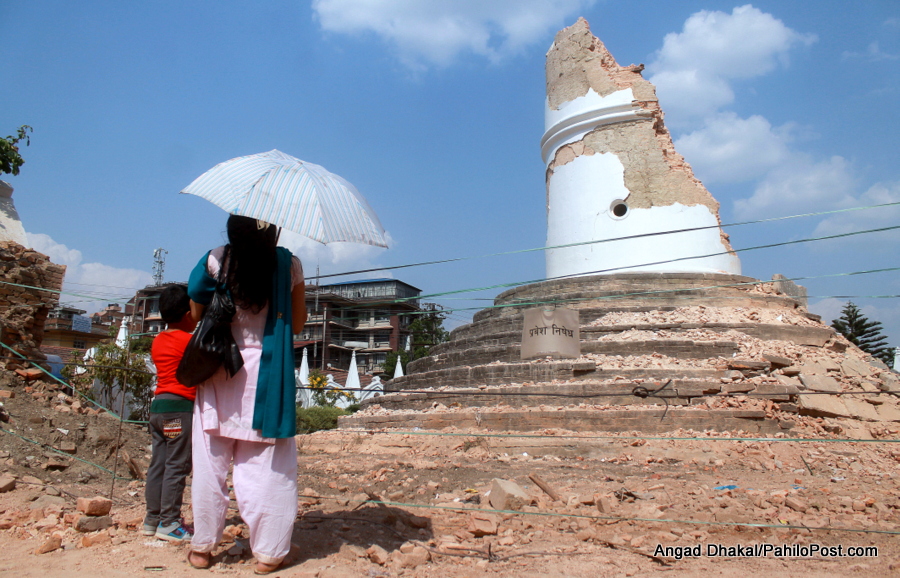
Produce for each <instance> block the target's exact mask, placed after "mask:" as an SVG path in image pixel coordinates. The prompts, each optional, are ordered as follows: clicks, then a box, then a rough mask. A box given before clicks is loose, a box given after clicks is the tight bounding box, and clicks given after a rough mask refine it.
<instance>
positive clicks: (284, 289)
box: [188, 247, 297, 438]
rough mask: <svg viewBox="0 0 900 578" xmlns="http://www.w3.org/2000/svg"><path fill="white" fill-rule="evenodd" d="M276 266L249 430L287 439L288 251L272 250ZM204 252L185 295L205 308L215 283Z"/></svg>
mask: <svg viewBox="0 0 900 578" xmlns="http://www.w3.org/2000/svg"><path fill="white" fill-rule="evenodd" d="M276 257H277V267H276V268H275V276H274V279H273V282H272V298H271V299H270V300H269V313H268V315H267V316H266V328H265V330H264V331H263V347H262V359H261V360H260V365H259V379H257V382H256V403H255V404H254V406H253V429H258V430H260V434H261V435H262V436H263V437H266V438H289V437H294V436H295V435H296V434H297V413H296V412H297V408H296V405H295V404H296V401H295V399H296V394H297V391H296V382H295V381H294V336H293V330H292V327H291V319H292V315H291V313H292V312H291V290H292V289H293V287H292V286H291V260H292V256H291V252H290V251H288V250H287V249H285V248H284V247H278V248H277V249H276ZM208 258H209V253H207V254H206V255H205V256H204V257H203V258H202V259H201V260H200V262H199V263H197V266H196V267H194V270H193V271H192V272H191V277H190V281H189V283H188V295H190V297H191V299H193V300H194V301H195V302H197V303H200V304H202V305H208V304H209V302H210V301H211V300H212V294H213V292H215V287H216V280H215V279H213V278H212V277H210V275H209V273H208V272H207V270H206V261H207V259H208Z"/></svg>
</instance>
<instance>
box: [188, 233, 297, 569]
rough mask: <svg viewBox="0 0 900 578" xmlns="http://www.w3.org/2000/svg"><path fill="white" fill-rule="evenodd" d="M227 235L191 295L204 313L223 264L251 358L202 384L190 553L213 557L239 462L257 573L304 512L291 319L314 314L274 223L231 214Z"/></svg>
mask: <svg viewBox="0 0 900 578" xmlns="http://www.w3.org/2000/svg"><path fill="white" fill-rule="evenodd" d="M228 241H229V244H228V245H226V246H224V247H219V248H217V249H213V250H212V251H210V252H209V253H207V255H206V256H205V257H204V258H203V259H201V260H200V262H199V263H198V264H197V267H196V268H195V269H194V271H193V272H192V273H191V279H190V283H189V284H188V294H189V295H190V297H191V312H192V313H193V315H194V317H195V318H196V319H200V318H201V317H202V315H203V310H204V307H205V306H206V305H207V304H209V302H210V300H211V299H212V295H213V293H214V292H215V286H216V279H217V278H218V275H219V270H220V268H222V267H223V266H224V270H225V274H224V277H223V279H224V282H225V285H226V287H227V288H228V290H229V292H230V293H231V296H232V299H233V300H234V303H235V306H236V310H237V311H236V313H235V316H234V320H233V321H232V324H231V332H232V334H233V335H234V339H235V342H236V343H237V345H238V347H239V348H240V351H241V355H242V356H243V358H244V366H243V368H241V370H240V371H238V372H237V373H236V374H235V375H234V376H233V377H229V376H228V375H227V374H226V372H225V370H224V369H219V371H218V372H217V373H216V374H215V375H214V376H213V377H211V378H210V379H209V380H207V381H206V382H204V383H202V384H200V385H199V386H198V387H197V399H196V402H195V404H194V433H193V454H194V478H193V485H192V487H191V497H192V502H193V511H194V537H193V539H192V541H191V550H190V552H189V553H188V562H189V563H190V564H191V565H192V566H194V567H195V568H208V567H209V566H210V557H211V552H212V551H213V549H214V548H215V547H216V545H217V544H218V543H219V541H220V540H221V538H222V532H223V530H224V529H225V515H226V511H227V508H228V488H227V486H226V483H225V478H226V476H227V475H228V468H229V465H230V464H232V463H233V464H234V478H233V481H234V492H235V496H236V497H237V502H238V508H239V510H240V513H241V518H243V520H244V521H245V522H246V523H247V525H248V526H249V527H250V548H251V549H252V550H253V553H254V555H255V556H256V559H257V565H256V573H257V574H268V573H269V572H274V571H275V570H277V569H278V568H279V566H280V565H281V563H282V562H283V560H284V558H285V556H286V555H287V554H288V552H289V550H290V546H291V532H292V530H293V524H294V519H295V518H296V516H297V446H296V444H295V442H294V435H295V434H296V413H295V412H296V409H295V405H294V395H295V383H294V357H293V339H292V335H293V329H292V328H293V327H296V328H297V330H298V331H299V330H300V329H301V328H302V327H303V324H304V323H306V303H305V294H304V284H303V269H302V267H301V265H300V261H299V260H298V259H296V258H295V257H293V256H291V253H290V251H288V250H287V249H285V248H283V247H277V246H276V245H277V241H278V233H277V232H276V228H275V227H274V226H272V225H269V224H268V223H264V222H262V221H257V220H256V219H250V218H248V217H241V216H237V215H232V216H231V217H229V218H228Z"/></svg>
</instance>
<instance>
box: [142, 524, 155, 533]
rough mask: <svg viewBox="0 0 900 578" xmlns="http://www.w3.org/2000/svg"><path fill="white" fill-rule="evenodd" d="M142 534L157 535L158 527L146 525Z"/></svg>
mask: <svg viewBox="0 0 900 578" xmlns="http://www.w3.org/2000/svg"><path fill="white" fill-rule="evenodd" d="M141 534H143V535H144V536H153V535H155V534H156V526H154V525H152V524H144V528H143V529H142V530H141Z"/></svg>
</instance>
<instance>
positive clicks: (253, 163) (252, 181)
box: [181, 150, 387, 247]
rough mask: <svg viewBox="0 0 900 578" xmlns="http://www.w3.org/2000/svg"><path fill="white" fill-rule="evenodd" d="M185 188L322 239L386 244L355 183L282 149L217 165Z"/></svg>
mask: <svg viewBox="0 0 900 578" xmlns="http://www.w3.org/2000/svg"><path fill="white" fill-rule="evenodd" d="M181 192H182V193H186V194H189V195H197V196H198V197H202V198H204V199H206V200H207V201H209V202H211V203H213V204H214V205H216V206H218V207H221V208H222V209H225V210H226V211H228V212H229V213H232V214H235V215H243V216H245V217H251V218H254V219H259V220H261V221H265V222H267V223H271V224H273V225H277V226H279V227H283V228H285V229H287V230H289V231H294V232H295V233H299V234H300V235H303V236H305V237H309V238H310V239H313V240H315V241H319V242H320V243H333V242H338V241H343V242H348V243H364V244H366V245H375V246H376V247H387V241H386V240H385V236H384V228H383V227H382V226H381V222H380V221H379V220H378V216H377V215H376V214H375V211H373V210H372V208H371V207H370V206H369V203H368V202H366V199H365V198H364V197H363V196H362V195H361V194H359V191H357V190H356V187H354V186H353V185H351V184H350V183H349V182H347V181H346V180H345V179H344V178H342V177H340V176H338V175H335V174H333V173H330V172H328V171H327V170H325V169H324V168H322V167H320V166H319V165H315V164H313V163H308V162H305V161H301V160H300V159H297V158H294V157H292V156H290V155H286V154H284V153H283V152H281V151H278V150H271V151H269V152H267V153H259V154H255V155H249V156H245V157H237V158H234V159H231V160H228V161H225V162H223V163H219V164H217V165H216V166H214V167H213V168H211V169H210V170H208V171H206V172H205V173H203V174H202V175H200V176H199V177H197V179H196V180H194V182H193V183H191V184H190V185H188V186H187V187H185V188H184V189H182V191H181Z"/></svg>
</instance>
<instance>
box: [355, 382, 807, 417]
mask: <svg viewBox="0 0 900 578" xmlns="http://www.w3.org/2000/svg"><path fill="white" fill-rule="evenodd" d="M405 389H407V388H405ZM390 391H392V390H391V389H388V390H386V393H385V394H384V395H382V396H379V397H377V398H370V399H368V400H366V401H364V402H363V403H362V406H363V407H366V406H369V405H375V404H377V405H379V406H381V407H383V408H385V409H409V410H423V409H429V408H431V407H432V406H433V405H434V404H435V403H441V404H443V405H445V406H448V407H494V406H500V405H505V406H508V407H536V406H542V405H551V406H562V405H569V404H580V403H588V404H594V405H640V404H658V403H660V402H661V400H664V402H663V403H668V404H672V405H690V404H691V403H694V402H695V400H696V398H703V397H708V396H710V395H720V394H726V395H728V394H732V395H749V396H751V397H753V398H754V399H771V400H773V401H780V402H787V401H795V398H793V397H792V396H796V395H798V394H799V393H800V390H799V389H798V388H797V387H795V386H790V385H781V384H762V385H759V386H756V385H754V384H752V383H747V382H736V383H725V384H723V383H722V382H721V381H718V380H716V381H711V380H709V381H704V380H696V379H671V378H670V379H663V380H658V381H642V382H641V383H636V382H633V381H626V380H622V381H615V382H612V383H610V382H600V381H596V380H592V381H582V382H576V383H561V384H526V385H516V386H507V387H468V388H443V389H440V390H429V391H421V390H416V391H414V392H408V391H401V392H397V393H390Z"/></svg>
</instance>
